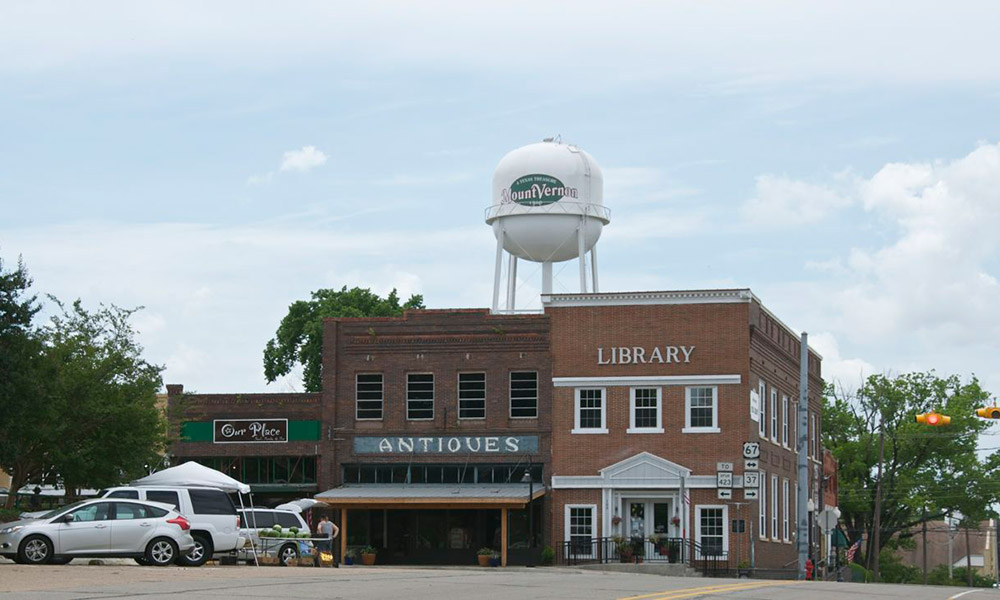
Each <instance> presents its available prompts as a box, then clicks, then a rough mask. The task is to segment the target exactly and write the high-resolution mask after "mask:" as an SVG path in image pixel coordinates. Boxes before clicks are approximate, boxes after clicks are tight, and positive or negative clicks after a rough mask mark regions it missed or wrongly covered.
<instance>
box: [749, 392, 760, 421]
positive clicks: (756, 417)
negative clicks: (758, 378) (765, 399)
mask: <svg viewBox="0 0 1000 600" xmlns="http://www.w3.org/2000/svg"><path fill="white" fill-rule="evenodd" d="M750 420H751V421H753V422H754V423H759V422H760V394H758V393H757V390H750Z"/></svg>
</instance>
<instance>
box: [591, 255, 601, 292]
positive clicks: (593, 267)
mask: <svg viewBox="0 0 1000 600" xmlns="http://www.w3.org/2000/svg"><path fill="white" fill-rule="evenodd" d="M590 284H591V286H592V287H593V289H594V293H595V294H596V293H597V292H599V291H601V288H600V287H598V285H597V244H594V247H593V248H591V249H590Z"/></svg>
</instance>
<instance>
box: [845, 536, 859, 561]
mask: <svg viewBox="0 0 1000 600" xmlns="http://www.w3.org/2000/svg"><path fill="white" fill-rule="evenodd" d="M860 547H861V540H858V541H856V542H854V545H853V546H851V547H850V548H848V549H847V562H853V561H854V555H855V554H857V553H858V548H860Z"/></svg>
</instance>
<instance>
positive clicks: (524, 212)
mask: <svg viewBox="0 0 1000 600" xmlns="http://www.w3.org/2000/svg"><path fill="white" fill-rule="evenodd" d="M603 196H604V176H603V175H602V174H601V168H600V167H598V166H597V162H596V161H595V160H594V159H593V157H592V156H590V155H589V154H587V153H586V152H584V151H583V150H581V149H579V148H577V147H576V146H573V145H570V144H563V143H562V142H559V141H553V140H551V139H547V140H545V141H544V142H541V143H538V144H530V145H528V146H523V147H521V148H518V149H517V150H514V151H512V152H509V153H508V154H507V155H506V156H504V157H503V158H502V159H500V163H499V164H498V165H497V168H496V170H495V171H494V173H493V201H492V203H491V206H490V207H489V208H487V209H486V223H487V224H488V225H490V226H491V227H492V228H493V234H494V235H495V236H496V239H497V258H496V272H495V274H494V287H493V310H494V311H496V310H497V309H498V304H499V302H498V300H499V290H500V279H501V265H502V254H503V251H506V252H507V253H508V254H509V255H510V261H509V267H508V269H507V309H508V310H514V308H515V307H514V304H515V291H516V289H517V281H516V279H517V259H518V258H521V259H524V260H529V261H532V262H536V263H541V264H542V293H543V294H548V293H551V291H552V263H557V262H563V261H567V260H572V259H574V258H576V259H579V260H580V291H581V292H586V291H587V277H586V255H587V253H590V256H591V261H590V263H591V268H592V276H591V279H592V282H593V283H592V286H591V289H592V290H593V291H597V253H596V248H595V245H596V244H597V240H598V239H600V237H601V231H602V230H603V228H604V226H605V225H607V224H608V222H609V221H610V218H609V217H610V212H609V211H608V209H606V208H604V204H603V200H604V199H603Z"/></svg>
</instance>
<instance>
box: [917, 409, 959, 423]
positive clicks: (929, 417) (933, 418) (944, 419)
mask: <svg viewBox="0 0 1000 600" xmlns="http://www.w3.org/2000/svg"><path fill="white" fill-rule="evenodd" d="M917 423H923V424H924V425H932V426H934V427H940V426H941V425H947V424H949V423H951V417H948V416H945V415H940V414H938V413H936V412H929V413H924V414H922V415H917Z"/></svg>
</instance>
